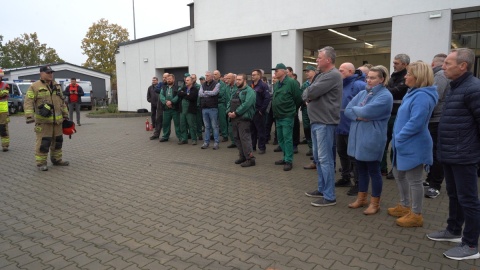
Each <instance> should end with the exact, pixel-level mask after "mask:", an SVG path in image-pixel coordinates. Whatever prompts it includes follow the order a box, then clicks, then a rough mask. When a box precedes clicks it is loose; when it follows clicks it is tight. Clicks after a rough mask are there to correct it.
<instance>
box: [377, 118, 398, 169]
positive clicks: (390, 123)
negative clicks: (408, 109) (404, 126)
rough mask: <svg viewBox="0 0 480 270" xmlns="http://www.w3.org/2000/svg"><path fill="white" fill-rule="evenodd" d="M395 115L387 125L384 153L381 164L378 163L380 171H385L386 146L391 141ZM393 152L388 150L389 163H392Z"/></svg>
mask: <svg viewBox="0 0 480 270" xmlns="http://www.w3.org/2000/svg"><path fill="white" fill-rule="evenodd" d="M396 117H397V116H396V115H392V116H390V119H389V120H388V125H387V144H386V145H385V151H384V152H383V158H382V162H381V163H380V168H381V170H382V171H385V172H386V171H387V170H388V168H387V154H388V144H389V143H390V141H392V134H393V124H395V118H396ZM392 157H393V151H392V150H390V161H392Z"/></svg>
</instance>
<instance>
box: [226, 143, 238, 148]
mask: <svg viewBox="0 0 480 270" xmlns="http://www.w3.org/2000/svg"><path fill="white" fill-rule="evenodd" d="M227 148H237V146H236V145H235V144H233V143H232V144H230V145H229V146H227Z"/></svg>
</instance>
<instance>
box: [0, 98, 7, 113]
mask: <svg viewBox="0 0 480 270" xmlns="http://www.w3.org/2000/svg"><path fill="white" fill-rule="evenodd" d="M5 112H8V101H7V100H5V101H0V113H5Z"/></svg>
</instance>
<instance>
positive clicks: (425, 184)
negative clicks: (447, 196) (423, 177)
mask: <svg viewBox="0 0 480 270" xmlns="http://www.w3.org/2000/svg"><path fill="white" fill-rule="evenodd" d="M422 184H423V186H424V187H429V186H430V183H428V182H427V181H423V183H422Z"/></svg>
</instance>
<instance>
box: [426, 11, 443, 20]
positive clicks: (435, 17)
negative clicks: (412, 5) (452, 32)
mask: <svg viewBox="0 0 480 270" xmlns="http://www.w3.org/2000/svg"><path fill="white" fill-rule="evenodd" d="M429 17H430V19H437V18H441V17H442V12H435V13H430V16H429Z"/></svg>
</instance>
